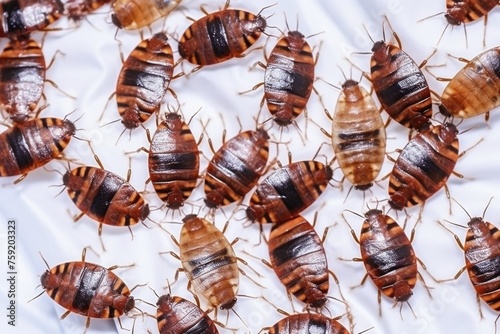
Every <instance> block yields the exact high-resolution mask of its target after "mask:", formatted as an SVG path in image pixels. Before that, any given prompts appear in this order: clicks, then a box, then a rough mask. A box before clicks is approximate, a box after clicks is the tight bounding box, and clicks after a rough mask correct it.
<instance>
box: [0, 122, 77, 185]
mask: <svg viewBox="0 0 500 334" xmlns="http://www.w3.org/2000/svg"><path fill="white" fill-rule="evenodd" d="M75 132H76V128H75V125H74V124H73V123H72V122H71V121H70V120H67V119H59V118H37V119H31V120H28V121H26V122H24V123H22V124H17V125H14V126H12V127H10V128H8V129H7V130H5V131H4V132H2V133H1V134H0V176H15V175H21V177H19V178H18V179H17V180H16V181H15V182H14V183H18V182H20V181H21V180H22V179H24V178H25V177H26V175H28V173H29V172H30V171H32V170H35V169H37V168H39V167H42V166H44V165H45V164H47V163H49V162H50V161H52V160H53V159H60V158H62V157H63V153H62V152H63V150H64V149H65V148H66V146H68V143H69V141H70V139H71V137H73V135H74V134H75Z"/></svg>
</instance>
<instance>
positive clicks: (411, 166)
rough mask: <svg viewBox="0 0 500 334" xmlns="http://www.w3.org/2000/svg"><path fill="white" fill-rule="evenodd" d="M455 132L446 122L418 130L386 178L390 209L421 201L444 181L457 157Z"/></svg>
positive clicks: (408, 205) (442, 184)
mask: <svg viewBox="0 0 500 334" xmlns="http://www.w3.org/2000/svg"><path fill="white" fill-rule="evenodd" d="M457 134H458V130H457V128H456V127H455V126H454V125H453V124H451V123H446V124H444V125H437V126H431V127H430V128H428V129H426V130H424V131H421V132H419V133H417V134H416V136H415V137H413V138H412V139H411V140H410V141H409V142H408V144H406V146H405V147H404V148H403V150H402V151H401V153H400V154H399V157H398V159H397V160H396V162H395V164H394V167H393V169H392V172H391V177H390V179H389V196H390V199H389V204H390V206H391V207H392V208H393V209H395V210H402V209H403V208H404V207H411V206H413V205H417V204H421V203H423V202H425V201H426V200H427V199H428V198H429V197H431V196H432V195H433V194H434V193H436V192H437V191H438V190H439V189H441V188H442V187H443V186H444V185H445V184H446V181H447V180H448V178H449V177H450V175H451V173H452V172H453V169H454V168H455V164H456V163H457V160H458V138H457Z"/></svg>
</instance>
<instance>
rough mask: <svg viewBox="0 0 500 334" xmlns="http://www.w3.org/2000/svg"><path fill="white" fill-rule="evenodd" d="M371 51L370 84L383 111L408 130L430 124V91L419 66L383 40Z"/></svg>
mask: <svg viewBox="0 0 500 334" xmlns="http://www.w3.org/2000/svg"><path fill="white" fill-rule="evenodd" d="M372 52H373V55H372V57H371V81H372V84H373V89H374V90H375V93H376V94H377V97H378V99H379V101H380V104H381V105H382V108H383V109H384V110H385V111H387V113H388V114H389V116H390V117H391V118H392V119H394V120H395V121H397V122H399V123H400V124H401V125H404V126H406V127H408V128H414V129H416V130H418V129H420V128H422V127H423V126H424V125H426V124H430V121H429V119H430V118H431V117H432V99H431V91H430V89H429V85H428V84H427V80H426V79H425V77H424V74H423V73H422V71H421V70H420V69H419V67H418V65H417V64H416V63H415V62H414V61H413V59H411V58H410V56H408V54H407V53H406V52H404V51H403V50H401V49H400V48H398V47H396V46H394V45H387V44H385V43H384V42H382V41H380V42H376V43H375V44H374V45H373V48H372Z"/></svg>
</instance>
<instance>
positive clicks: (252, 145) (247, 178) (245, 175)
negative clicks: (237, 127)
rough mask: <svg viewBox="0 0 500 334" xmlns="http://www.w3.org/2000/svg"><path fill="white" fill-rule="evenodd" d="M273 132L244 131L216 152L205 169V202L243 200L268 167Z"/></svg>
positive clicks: (210, 204) (211, 205)
mask: <svg viewBox="0 0 500 334" xmlns="http://www.w3.org/2000/svg"><path fill="white" fill-rule="evenodd" d="M268 157H269V135H268V134H267V132H266V130H264V129H262V128H261V129H257V130H256V131H252V130H249V131H244V132H241V133H239V134H238V135H237V136H235V137H233V138H231V139H230V140H229V141H227V142H226V143H224V145H223V146H222V147H221V148H220V149H219V150H218V151H217V152H216V153H215V154H214V156H213V158H212V160H211V161H210V163H209V164H208V167H207V171H206V173H205V187H204V189H205V195H206V198H205V204H206V205H207V207H209V208H218V207H219V206H222V205H228V204H231V203H233V202H237V201H241V200H243V197H244V196H245V195H246V194H247V193H248V192H249V191H250V190H251V189H252V188H253V187H254V186H255V185H256V184H257V182H258V180H259V178H260V177H261V176H262V174H263V173H264V172H265V171H266V164H267V160H268Z"/></svg>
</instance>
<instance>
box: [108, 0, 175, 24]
mask: <svg viewBox="0 0 500 334" xmlns="http://www.w3.org/2000/svg"><path fill="white" fill-rule="evenodd" d="M181 1H182V0H162V1H158V0H141V1H131V0H116V1H114V2H113V4H112V7H113V12H114V13H113V14H112V15H111V19H112V21H113V23H114V24H115V25H116V26H117V27H118V28H123V29H127V30H133V29H139V28H142V27H145V26H147V25H149V24H151V23H153V22H154V21H156V20H158V19H160V18H162V17H164V16H167V15H168V14H169V13H170V12H171V11H173V10H174V9H175V8H176V7H177V6H178V5H179V3H180V2H181Z"/></svg>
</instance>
